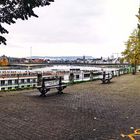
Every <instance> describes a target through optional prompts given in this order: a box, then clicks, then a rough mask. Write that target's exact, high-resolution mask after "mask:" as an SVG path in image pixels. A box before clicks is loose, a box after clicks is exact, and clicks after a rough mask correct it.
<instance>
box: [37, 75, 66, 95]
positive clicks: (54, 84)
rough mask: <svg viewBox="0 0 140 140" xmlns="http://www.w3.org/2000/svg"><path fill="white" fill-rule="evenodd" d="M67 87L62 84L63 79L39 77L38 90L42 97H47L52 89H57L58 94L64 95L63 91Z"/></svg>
mask: <svg viewBox="0 0 140 140" xmlns="http://www.w3.org/2000/svg"><path fill="white" fill-rule="evenodd" d="M66 87H67V85H66V84H65V83H62V77H56V76H55V77H43V78H42V77H41V76H40V75H38V82H37V89H38V90H39V92H40V93H41V94H40V96H46V93H47V92H48V91H50V90H51V89H57V90H58V93H59V94H60V93H63V92H62V91H63V89H64V88H66Z"/></svg>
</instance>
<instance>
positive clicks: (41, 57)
mask: <svg viewBox="0 0 140 140" xmlns="http://www.w3.org/2000/svg"><path fill="white" fill-rule="evenodd" d="M30 58H32V59H37V58H38V59H39V58H40V59H50V60H62V59H63V60H76V59H77V58H83V56H32V57H30ZM85 59H93V57H92V56H85Z"/></svg>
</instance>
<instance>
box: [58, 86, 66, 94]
mask: <svg viewBox="0 0 140 140" xmlns="http://www.w3.org/2000/svg"><path fill="white" fill-rule="evenodd" d="M64 88H66V87H58V88H57V90H58V94H62V93H63V92H62V91H63V89H64Z"/></svg>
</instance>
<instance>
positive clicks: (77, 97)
mask: <svg viewBox="0 0 140 140" xmlns="http://www.w3.org/2000/svg"><path fill="white" fill-rule="evenodd" d="M39 94H40V93H39V92H38V91H37V90H24V91H13V92H4V93H2V92H1V93H0V140H131V139H130V137H128V136H125V135H129V134H131V133H134V130H136V129H140V74H137V75H131V74H128V75H122V76H120V77H115V78H113V79H112V80H111V83H110V84H101V81H93V82H85V83H81V84H75V85H72V86H68V87H67V88H66V89H65V90H64V94H61V95H58V94H55V93H54V91H53V93H51V94H48V95H47V96H46V97H39ZM134 137H135V136H134ZM135 140H140V136H139V134H137V136H136V137H135Z"/></svg>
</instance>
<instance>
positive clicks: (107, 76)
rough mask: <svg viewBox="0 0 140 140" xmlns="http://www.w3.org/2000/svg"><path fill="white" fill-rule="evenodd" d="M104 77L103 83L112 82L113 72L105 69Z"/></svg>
mask: <svg viewBox="0 0 140 140" xmlns="http://www.w3.org/2000/svg"><path fill="white" fill-rule="evenodd" d="M102 76H103V77H102V78H101V81H102V83H103V84H106V83H110V81H111V79H112V74H111V73H106V72H105V71H104V72H103V75H102Z"/></svg>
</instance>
